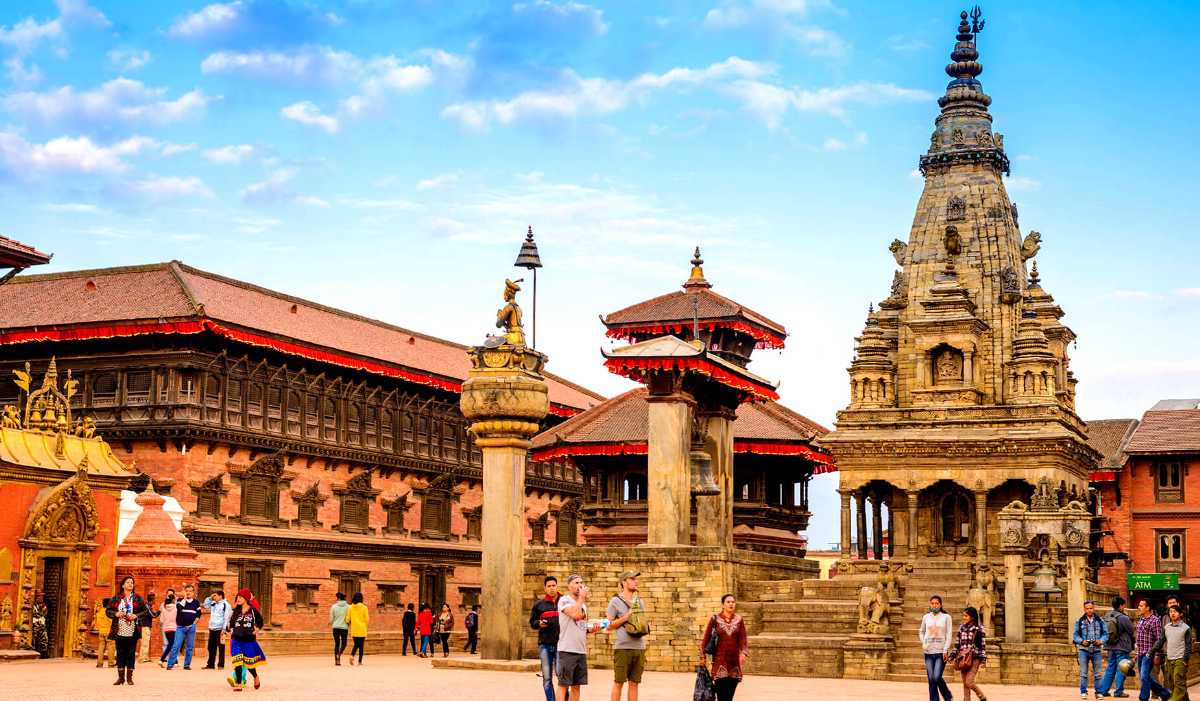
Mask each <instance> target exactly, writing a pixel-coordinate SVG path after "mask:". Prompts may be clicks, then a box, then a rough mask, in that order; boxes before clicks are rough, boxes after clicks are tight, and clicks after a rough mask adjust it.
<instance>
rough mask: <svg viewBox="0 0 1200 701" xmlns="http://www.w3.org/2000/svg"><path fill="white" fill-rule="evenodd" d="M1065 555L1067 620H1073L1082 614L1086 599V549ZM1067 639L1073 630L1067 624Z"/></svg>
mask: <svg viewBox="0 0 1200 701" xmlns="http://www.w3.org/2000/svg"><path fill="white" fill-rule="evenodd" d="M1066 556H1067V586H1066V589H1067V620H1068V621H1074V620H1075V619H1076V618H1079V617H1080V616H1082V615H1083V602H1084V601H1086V600H1087V583H1086V581H1085V573H1086V572H1087V551H1086V550H1069V551H1067V552H1066ZM1067 628H1068V630H1067V631H1066V634H1067V640H1068V641H1070V642H1072V643H1073V642H1074V640H1072V635H1073V631H1071V630H1069V629H1070V628H1071V626H1067Z"/></svg>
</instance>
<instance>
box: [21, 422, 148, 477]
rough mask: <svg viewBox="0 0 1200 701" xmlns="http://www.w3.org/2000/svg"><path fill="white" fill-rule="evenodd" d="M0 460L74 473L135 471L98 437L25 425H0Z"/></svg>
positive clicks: (126, 474)
mask: <svg viewBox="0 0 1200 701" xmlns="http://www.w3.org/2000/svg"><path fill="white" fill-rule="evenodd" d="M0 462H5V463H9V464H11V465H20V466H22V467H40V468H46V469H51V470H62V471H63V472H70V473H72V474H74V473H75V472H77V471H79V469H80V468H83V469H85V470H86V471H87V473H88V474H89V475H103V476H107V477H133V476H134V473H133V471H132V470H130V469H129V467H128V466H126V465H125V463H123V462H121V460H120V458H118V457H117V456H116V455H114V454H113V452H112V448H110V447H109V446H108V444H107V443H105V442H104V441H103V440H102V439H100V438H99V437H92V438H84V437H82V436H75V435H71V434H69V433H59V432H47V431H37V430H32V429H24V428H0Z"/></svg>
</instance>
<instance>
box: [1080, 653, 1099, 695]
mask: <svg viewBox="0 0 1200 701" xmlns="http://www.w3.org/2000/svg"><path fill="white" fill-rule="evenodd" d="M1089 662H1090V663H1091V664H1092V675H1093V676H1094V677H1095V689H1096V690H1099V689H1100V650H1099V649H1096V648H1089V649H1087V650H1079V693H1081V694H1086V693H1087V684H1088V676H1087V671H1088V663H1089Z"/></svg>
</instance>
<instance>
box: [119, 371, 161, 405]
mask: <svg viewBox="0 0 1200 701" xmlns="http://www.w3.org/2000/svg"><path fill="white" fill-rule="evenodd" d="M153 379H154V375H153V374H151V372H150V371H149V370H130V371H129V372H127V373H125V402H126V403H127V404H146V403H147V402H149V401H150V383H151V380H153Z"/></svg>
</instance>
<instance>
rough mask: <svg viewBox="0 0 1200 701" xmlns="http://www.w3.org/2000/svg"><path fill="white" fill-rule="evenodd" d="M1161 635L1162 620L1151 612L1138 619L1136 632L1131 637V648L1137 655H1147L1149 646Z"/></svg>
mask: <svg viewBox="0 0 1200 701" xmlns="http://www.w3.org/2000/svg"><path fill="white" fill-rule="evenodd" d="M1160 635H1162V621H1161V620H1159V618H1158V616H1156V615H1154V614H1153V613H1151V614H1150V615H1149V616H1145V617H1142V618H1139V619H1138V622H1137V633H1136V634H1135V635H1134V637H1133V649H1134V651H1135V652H1136V653H1137V654H1138V655H1149V654H1150V648H1152V647H1154V643H1156V642H1158V638H1159V636H1160Z"/></svg>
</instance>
